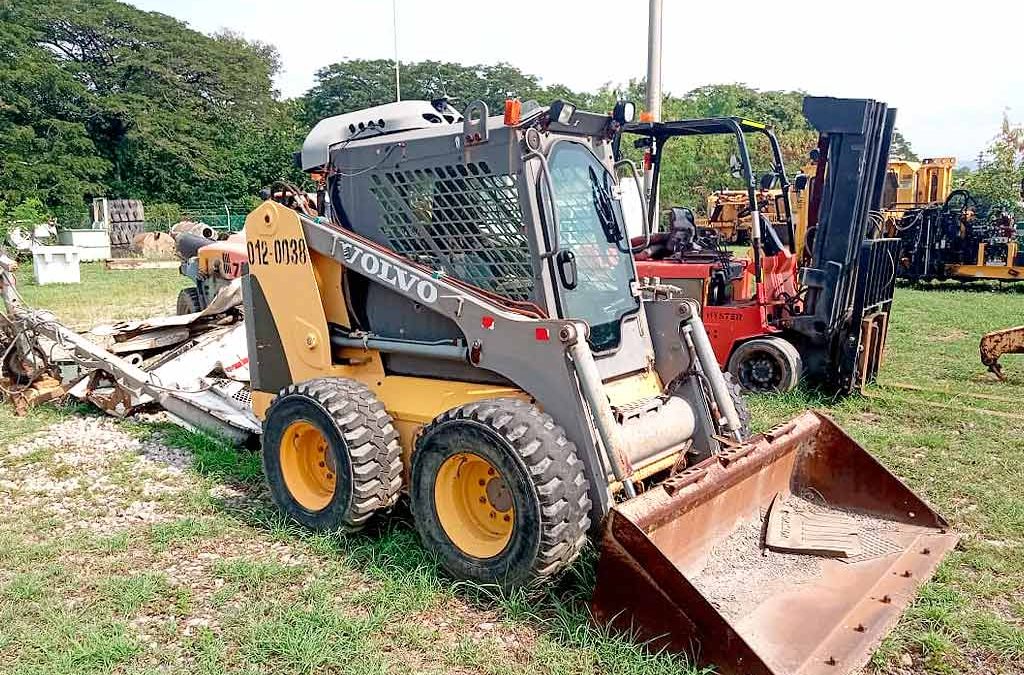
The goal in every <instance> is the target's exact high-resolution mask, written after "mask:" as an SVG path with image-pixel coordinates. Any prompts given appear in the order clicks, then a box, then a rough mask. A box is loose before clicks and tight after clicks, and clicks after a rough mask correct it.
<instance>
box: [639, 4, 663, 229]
mask: <svg viewBox="0 0 1024 675" xmlns="http://www.w3.org/2000/svg"><path fill="white" fill-rule="evenodd" d="M663 4H664V0H650V14H649V16H648V24H647V112H648V113H650V115H651V121H652V122H660V121H661V9H662V6H663ZM644 189H645V191H646V192H647V198H648V199H649V200H650V203H651V205H652V206H653V207H654V208H653V209H652V211H653V212H654V214H655V218H654V220H652V221H651V231H652V232H657V230H658V227H657V225H658V213H659V208H658V186H657V185H655V184H654V175H653V171H652V170H651V169H650V168H647V167H645V170H644Z"/></svg>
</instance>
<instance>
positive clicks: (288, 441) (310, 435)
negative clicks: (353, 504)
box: [279, 420, 338, 511]
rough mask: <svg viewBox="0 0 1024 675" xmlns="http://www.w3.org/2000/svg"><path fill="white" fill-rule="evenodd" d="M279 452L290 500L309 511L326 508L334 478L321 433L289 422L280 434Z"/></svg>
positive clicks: (332, 488)
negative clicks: (281, 434)
mask: <svg viewBox="0 0 1024 675" xmlns="http://www.w3.org/2000/svg"><path fill="white" fill-rule="evenodd" d="M279 452H280V457H281V473H282V474H283V476H284V484H285V487H287V488H288V492H289V494H291V496H292V498H293V499H294V500H295V501H296V502H298V503H299V505H300V506H302V507H303V508H305V509H308V510H310V511H319V510H320V509H322V508H324V507H325V506H327V505H328V504H329V503H330V502H331V499H332V498H333V497H334V490H335V488H336V486H337V481H338V477H337V469H336V467H335V463H334V455H333V454H332V453H331V451H330V447H329V446H328V443H327V439H326V438H325V437H324V435H323V433H321V431H320V430H319V429H317V428H316V427H315V426H313V425H312V424H311V423H309V422H306V421H305V420H300V421H297V422H292V423H291V424H289V425H288V428H287V429H285V430H284V435H283V436H282V437H281V447H280V449H279Z"/></svg>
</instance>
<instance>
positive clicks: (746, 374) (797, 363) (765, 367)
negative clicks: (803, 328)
mask: <svg viewBox="0 0 1024 675" xmlns="http://www.w3.org/2000/svg"><path fill="white" fill-rule="evenodd" d="M726 369H727V370H728V371H729V374H730V375H732V377H733V379H734V380H736V382H738V383H739V385H740V387H742V388H743V390H744V391H750V392H757V393H768V392H775V393H780V392H786V391H789V390H791V389H793V388H794V387H796V385H797V383H798V382H799V381H800V372H801V371H802V370H803V360H802V359H801V358H800V352H798V351H797V350H796V347H794V346H793V344H792V343H790V342H789V341H788V340H784V339H782V338H779V337H774V336H769V337H763V338H755V339H753V340H748V341H747V342H744V343H742V344H740V345H739V346H738V347H736V349H734V350H733V352H732V355H730V356H729V363H728V366H727V368H726Z"/></svg>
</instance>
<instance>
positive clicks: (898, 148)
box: [889, 129, 921, 162]
mask: <svg viewBox="0 0 1024 675" xmlns="http://www.w3.org/2000/svg"><path fill="white" fill-rule="evenodd" d="M889 155H890V156H891V157H898V158H900V159H905V160H907V161H908V162H919V161H921V159H920V158H919V157H918V156H917V153H916V152H914V149H913V148H912V147H910V141H908V140H907V139H906V137H905V136H904V135H903V134H901V133H900V130H899V129H894V130H893V132H892V144H891V145H890V146H889Z"/></svg>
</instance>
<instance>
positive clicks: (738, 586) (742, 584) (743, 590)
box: [690, 516, 821, 622]
mask: <svg viewBox="0 0 1024 675" xmlns="http://www.w3.org/2000/svg"><path fill="white" fill-rule="evenodd" d="M763 529H764V521H763V520H762V519H761V517H759V516H755V517H753V518H750V519H748V520H746V521H744V522H742V523H741V524H740V525H739V527H737V528H736V529H735V530H734V531H733V533H732V534H731V535H729V536H728V537H727V538H726V539H724V540H722V541H721V542H719V543H718V545H716V546H715V547H714V548H713V549H711V552H710V553H709V554H708V557H707V563H706V564H705V565H704V568H703V569H701V570H700V572H699V573H697V574H696V575H693V576H690V581H691V582H692V583H693V585H694V586H696V587H697V589H698V590H699V591H700V592H701V593H702V594H703V595H704V597H705V598H707V599H708V601H709V602H710V603H711V604H712V605H714V606H715V608H716V609H718V611H719V612H721V613H722V615H723V616H724V617H725V618H727V619H729V620H730V621H732V622H735V621H738V620H739V619H740V618H742V617H743V616H744V615H746V614H747V613H749V612H750V611H752V610H753V609H754V608H755V607H757V606H758V605H759V604H760V603H761V602H763V601H764V600H765V599H767V598H769V597H770V596H771V595H773V594H774V593H776V592H778V591H779V590H781V589H782V588H783V587H791V586H793V585H796V584H800V583H806V582H808V581H812V580H814V579H816V578H818V577H819V576H821V559H820V558H816V557H814V556H807V555H794V554H791V553H775V552H773V551H769V550H766V549H762V548H761V543H762V532H763Z"/></svg>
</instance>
